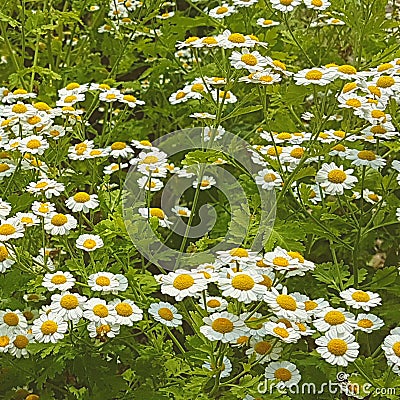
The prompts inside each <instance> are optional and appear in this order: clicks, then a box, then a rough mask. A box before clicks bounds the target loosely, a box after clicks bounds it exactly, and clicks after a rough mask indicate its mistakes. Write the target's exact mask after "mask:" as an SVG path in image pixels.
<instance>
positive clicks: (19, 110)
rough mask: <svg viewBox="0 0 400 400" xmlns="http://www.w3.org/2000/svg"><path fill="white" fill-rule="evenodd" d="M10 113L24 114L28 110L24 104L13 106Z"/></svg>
mask: <svg viewBox="0 0 400 400" xmlns="http://www.w3.org/2000/svg"><path fill="white" fill-rule="evenodd" d="M11 111H12V112H14V113H16V114H24V113H26V112H27V111H28V108H27V107H26V106H25V104H15V105H13V106H12V108H11Z"/></svg>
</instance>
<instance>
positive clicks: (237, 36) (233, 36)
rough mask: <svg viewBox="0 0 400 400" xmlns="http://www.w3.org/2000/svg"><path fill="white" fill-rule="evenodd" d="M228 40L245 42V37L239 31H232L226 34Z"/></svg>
mask: <svg viewBox="0 0 400 400" xmlns="http://www.w3.org/2000/svg"><path fill="white" fill-rule="evenodd" d="M228 40H229V41H230V42H232V43H245V42H246V38H245V37H244V36H243V35H242V34H241V33H232V34H230V35H229V36H228Z"/></svg>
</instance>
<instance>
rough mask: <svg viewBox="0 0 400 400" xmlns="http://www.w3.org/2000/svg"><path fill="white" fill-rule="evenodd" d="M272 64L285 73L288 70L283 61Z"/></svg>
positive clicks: (275, 61)
mask: <svg viewBox="0 0 400 400" xmlns="http://www.w3.org/2000/svg"><path fill="white" fill-rule="evenodd" d="M290 2H292V1H290ZM272 64H274V65H275V67H278V68H280V69H283V70H284V71H285V70H286V65H285V64H284V63H283V62H282V61H279V60H274V61H272Z"/></svg>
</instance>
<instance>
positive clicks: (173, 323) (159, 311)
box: [149, 301, 182, 328]
mask: <svg viewBox="0 0 400 400" xmlns="http://www.w3.org/2000/svg"><path fill="white" fill-rule="evenodd" d="M149 314H150V315H151V316H152V317H153V318H154V319H155V320H156V321H158V322H161V323H162V324H163V325H166V326H168V327H170V328H175V327H177V326H179V325H182V315H181V314H179V313H178V310H177V308H176V307H174V306H173V305H172V304H170V303H166V302H164V301H160V302H159V303H152V304H150V308H149Z"/></svg>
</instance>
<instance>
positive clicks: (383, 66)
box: [377, 63, 393, 72]
mask: <svg viewBox="0 0 400 400" xmlns="http://www.w3.org/2000/svg"><path fill="white" fill-rule="evenodd" d="M391 68H393V65H392V64H390V63H385V64H381V65H380V66H379V67H378V68H377V71H378V72H383V71H387V70H388V69H391Z"/></svg>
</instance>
